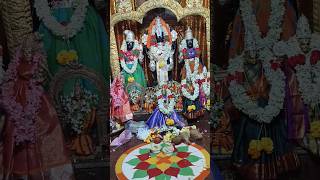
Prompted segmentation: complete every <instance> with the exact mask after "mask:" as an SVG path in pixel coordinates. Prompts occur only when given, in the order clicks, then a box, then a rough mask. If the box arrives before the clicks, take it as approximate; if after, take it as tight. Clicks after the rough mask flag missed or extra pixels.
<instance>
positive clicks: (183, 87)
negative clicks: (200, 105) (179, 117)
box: [181, 79, 200, 101]
mask: <svg viewBox="0 0 320 180" xmlns="http://www.w3.org/2000/svg"><path fill="white" fill-rule="evenodd" d="M192 87H193V94H192V95H191V94H190V93H189V92H188V91H187V89H186V88H187V80H186V79H183V80H182V81H181V92H182V94H183V96H184V97H186V98H188V99H189V100H191V101H194V100H195V99H197V98H198V96H199V89H200V88H199V84H198V83H196V82H195V81H192Z"/></svg>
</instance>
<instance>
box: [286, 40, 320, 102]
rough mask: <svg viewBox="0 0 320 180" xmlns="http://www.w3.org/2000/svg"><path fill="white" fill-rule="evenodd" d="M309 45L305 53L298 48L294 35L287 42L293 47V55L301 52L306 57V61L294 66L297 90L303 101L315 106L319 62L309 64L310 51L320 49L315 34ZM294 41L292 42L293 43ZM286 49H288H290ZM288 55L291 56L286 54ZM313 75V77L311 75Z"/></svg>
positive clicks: (319, 97) (319, 99)
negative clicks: (297, 84)
mask: <svg viewBox="0 0 320 180" xmlns="http://www.w3.org/2000/svg"><path fill="white" fill-rule="evenodd" d="M312 37H313V38H312V39H311V43H310V47H311V48H312V49H311V50H310V51H309V52H308V53H307V54H304V53H303V52H302V50H301V49H300V46H299V42H298V40H297V39H296V37H293V38H291V39H294V40H292V41H290V42H291V43H290V42H288V44H289V45H290V46H291V47H294V48H293V49H290V50H293V51H294V52H293V53H291V54H293V55H297V54H303V55H304V56H305V58H306V63H305V64H304V65H297V66H296V67H295V70H296V76H297V80H298V82H299V91H300V92H301V96H302V98H303V100H304V102H305V103H307V104H310V105H311V106H315V105H317V104H319V103H320V62H317V63H316V64H314V65H311V63H310V59H311V55H312V52H313V51H315V50H318V51H320V49H319V42H318V39H317V38H316V35H313V36H312ZM293 42H294V43H293ZM290 50H288V51H290ZM288 57H291V56H289V55H288ZM312 74H313V75H314V77H313V76H312Z"/></svg>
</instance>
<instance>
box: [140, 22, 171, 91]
mask: <svg viewBox="0 0 320 180" xmlns="http://www.w3.org/2000/svg"><path fill="white" fill-rule="evenodd" d="M176 39H177V32H176V31H175V30H172V29H170V27H169V25H168V24H167V23H166V22H165V21H164V20H163V19H162V18H160V17H159V16H157V17H156V18H155V19H154V20H153V21H152V22H151V24H150V26H149V28H148V34H144V35H143V37H142V43H143V44H144V46H145V47H146V50H147V54H148V57H149V59H150V63H149V68H150V70H151V71H152V72H153V76H154V79H155V81H154V83H156V82H157V83H158V84H160V83H161V82H168V81H169V80H172V76H171V71H172V69H173V67H174V61H173V55H174V52H175V41H176ZM154 85H156V84H154Z"/></svg>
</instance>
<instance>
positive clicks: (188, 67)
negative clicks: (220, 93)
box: [179, 27, 210, 119]
mask: <svg viewBox="0 0 320 180" xmlns="http://www.w3.org/2000/svg"><path fill="white" fill-rule="evenodd" d="M179 53H180V54H179V60H180V62H184V67H183V68H182V70H181V79H182V81H181V84H182V87H181V88H182V92H183V95H184V108H183V112H184V116H185V117H187V119H197V118H199V117H200V116H202V115H203V113H204V108H205V107H206V104H207V98H209V95H210V93H209V91H208V92H206V93H205V92H204V89H205V90H209V89H208V87H205V84H208V83H205V81H206V80H207V79H208V77H207V75H208V73H207V69H206V67H205V66H204V65H203V64H202V62H201V61H200V59H199V58H200V49H199V44H198V41H197V39H196V38H194V37H193V35H192V30H191V29H190V28H189V27H188V29H187V31H186V36H185V39H183V40H182V41H181V43H180V46H179ZM206 88H207V89H206ZM191 95H192V96H191Z"/></svg>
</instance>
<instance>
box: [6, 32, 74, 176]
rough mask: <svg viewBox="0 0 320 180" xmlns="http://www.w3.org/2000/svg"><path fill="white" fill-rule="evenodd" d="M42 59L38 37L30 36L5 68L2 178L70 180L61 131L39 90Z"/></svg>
mask: <svg viewBox="0 0 320 180" xmlns="http://www.w3.org/2000/svg"><path fill="white" fill-rule="evenodd" d="M43 68H44V69H45V70H44V71H47V69H46V56H45V55H44V53H43V50H42V43H41V42H40V37H39V36H37V35H35V34H31V35H28V36H27V38H26V39H25V40H24V42H23V43H22V46H21V47H20V48H19V49H18V50H17V52H16V54H15V57H14V59H12V61H11V63H10V64H9V68H8V70H7V71H6V74H5V80H6V81H5V83H4V84H3V85H2V87H1V89H2V94H1V103H2V105H3V107H4V108H5V111H6V114H7V115H6V126H5V128H4V132H3V133H2V134H3V136H4V138H3V139H4V142H3V158H4V159H3V164H2V165H3V167H4V177H5V179H7V178H9V177H10V178H13V179H26V178H27V179H34V178H35V179H37V178H40V177H43V175H44V174H46V177H48V178H49V179H61V180H63V179H70V180H71V179H73V178H74V177H73V169H72V165H71V161H70V159H69V157H68V155H67V154H68V153H67V150H66V146H65V142H64V138H63V132H62V128H61V127H60V124H59V119H58V115H57V112H56V110H55V108H54V107H53V105H52V102H51V99H50V98H49V96H48V95H47V94H46V93H45V91H44V90H43V88H42V83H43V80H44V79H45V78H44V77H42V76H44V74H43V73H42V72H43V71H42V70H41V69H43Z"/></svg>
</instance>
